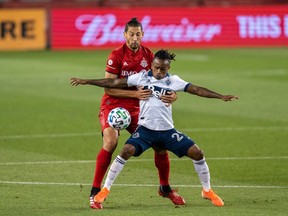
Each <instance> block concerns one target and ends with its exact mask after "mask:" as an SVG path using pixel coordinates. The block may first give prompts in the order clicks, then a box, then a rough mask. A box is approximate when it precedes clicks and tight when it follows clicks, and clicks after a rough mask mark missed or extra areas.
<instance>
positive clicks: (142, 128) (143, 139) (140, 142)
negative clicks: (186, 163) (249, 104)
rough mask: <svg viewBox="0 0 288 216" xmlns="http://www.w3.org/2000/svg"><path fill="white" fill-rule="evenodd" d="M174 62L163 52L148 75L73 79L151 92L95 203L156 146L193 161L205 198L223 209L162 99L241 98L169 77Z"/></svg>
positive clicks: (196, 151)
mask: <svg viewBox="0 0 288 216" xmlns="http://www.w3.org/2000/svg"><path fill="white" fill-rule="evenodd" d="M171 60H175V54H173V53H172V54H171V53H169V52H168V51H167V50H163V49H162V50H159V51H158V52H156V54H155V56H154V59H153V61H152V70H151V71H149V72H148V73H147V72H143V73H138V74H134V75H132V76H129V77H127V78H123V79H79V78H71V85H76V86H77V85H79V84H83V85H85V84H90V85H96V86H100V87H107V88H123V87H128V86H137V87H144V88H147V89H150V90H151V92H152V96H151V97H150V98H149V99H148V100H140V114H139V121H138V124H139V126H138V128H137V129H136V131H135V132H134V133H133V134H132V135H131V137H130V138H129V139H128V140H127V141H126V144H125V145H124V147H123V148H122V150H121V152H120V154H119V155H118V156H117V157H116V159H115V160H114V161H113V163H112V164H111V166H110V169H109V172H108V174H107V177H106V180H105V183H104V186H103V188H102V190H101V191H100V192H99V193H98V194H97V195H96V196H95V197H94V202H95V203H103V202H104V200H105V199H106V198H107V197H108V195H109V193H110V189H111V186H112V185H113V182H114V181H115V179H116V177H117V176H118V174H119V173H120V172H121V171H122V169H123V167H124V165H125V163H126V162H127V160H128V159H129V158H130V157H131V156H139V155H141V154H142V153H143V152H144V151H146V150H147V149H149V148H151V147H156V148H159V149H167V150H169V151H171V152H173V153H174V154H175V155H177V156H178V157H179V158H181V157H183V156H187V157H189V158H191V159H192V161H193V164H194V168H195V170H196V172H197V174H198V176H199V179H200V182H201V184H202V193H201V195H202V197H203V198H204V199H208V200H211V202H212V203H213V204H214V205H215V206H224V202H223V200H222V199H221V198H220V197H219V196H218V195H216V194H215V193H214V191H213V190H212V189H211V186H210V172H209V168H208V165H207V163H206V161H205V157H204V155H203V152H202V150H201V149H200V148H199V147H198V146H197V145H196V144H195V143H194V141H193V140H192V139H190V138H189V137H188V136H186V135H185V134H183V133H181V132H179V131H177V130H176V129H175V128H174V124H173V119H172V110H171V104H164V103H163V102H162V101H161V100H160V97H161V95H165V94H169V93H170V92H171V91H175V92H177V91H184V92H188V93H190V94H195V95H198V96H200V97H206V98H217V99H221V100H223V101H231V100H233V99H238V97H237V96H234V95H222V94H219V93H216V92H214V91H211V90H209V89H207V88H203V87H200V86H196V85H194V84H192V83H189V82H186V81H184V80H182V79H181V78H179V77H178V76H177V75H170V74H169V73H168V70H169V69H170V63H171Z"/></svg>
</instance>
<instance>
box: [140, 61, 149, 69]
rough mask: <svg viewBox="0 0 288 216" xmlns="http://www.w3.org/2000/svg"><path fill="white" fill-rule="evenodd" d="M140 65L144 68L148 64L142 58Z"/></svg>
mask: <svg viewBox="0 0 288 216" xmlns="http://www.w3.org/2000/svg"><path fill="white" fill-rule="evenodd" d="M140 65H141V66H142V67H144V68H145V67H147V66H148V63H147V61H146V60H145V59H143V60H142V61H141V63H140Z"/></svg>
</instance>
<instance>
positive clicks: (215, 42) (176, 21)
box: [50, 6, 288, 49]
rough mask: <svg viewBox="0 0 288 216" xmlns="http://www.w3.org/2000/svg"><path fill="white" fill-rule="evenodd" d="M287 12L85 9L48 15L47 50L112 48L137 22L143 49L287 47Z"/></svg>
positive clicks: (280, 9)
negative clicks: (131, 23)
mask: <svg viewBox="0 0 288 216" xmlns="http://www.w3.org/2000/svg"><path fill="white" fill-rule="evenodd" d="M287 11H288V7H287V6H281V7H277V6H269V7H268V6H267V7H251V8H249V10H247V8H246V7H242V8H241V7H237V8H184V7H183V8H180V7H179V8H149V9H147V8H127V9H117V8H114V9H113V8H105V7H103V8H91V9H88V8H85V9H53V10H52V11H51V31H50V32H51V37H50V38H51V46H52V48H53V49H100V48H104V49H106V48H109V49H111V48H115V47H117V46H120V45H121V44H123V43H124V42H125V41H124V40H125V38H124V36H123V31H124V29H125V24H126V23H127V22H128V21H129V20H130V19H131V18H132V17H137V18H138V19H139V21H140V22H141V23H142V25H143V29H144V37H143V43H144V44H145V45H146V46H148V47H149V48H159V47H161V48H170V47H173V48H194V47H239V46H240V47H242V46H266V45H268V46H275V45H277V46H279V45H280V46H283V45H285V46H287V45H288V13H287Z"/></svg>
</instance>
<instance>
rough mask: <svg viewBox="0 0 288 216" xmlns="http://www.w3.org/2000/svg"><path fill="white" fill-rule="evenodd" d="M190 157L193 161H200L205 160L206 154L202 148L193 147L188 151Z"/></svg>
mask: <svg viewBox="0 0 288 216" xmlns="http://www.w3.org/2000/svg"><path fill="white" fill-rule="evenodd" d="M188 157H190V158H191V159H193V160H196V161H199V160H202V159H203V158H204V152H203V151H202V150H201V149H200V148H198V147H197V148H195V147H191V148H190V149H189V150H188Z"/></svg>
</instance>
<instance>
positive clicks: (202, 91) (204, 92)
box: [186, 84, 239, 101]
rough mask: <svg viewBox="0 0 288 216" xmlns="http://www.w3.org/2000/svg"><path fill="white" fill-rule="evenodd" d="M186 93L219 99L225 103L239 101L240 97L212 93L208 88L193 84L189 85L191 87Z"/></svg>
mask: <svg viewBox="0 0 288 216" xmlns="http://www.w3.org/2000/svg"><path fill="white" fill-rule="evenodd" d="M186 92H188V93H190V94H194V95H197V96H200V97H206V98H217V99H221V100H223V101H232V100H233V99H236V100H237V99H238V98H239V97H238V96H235V95H222V94H220V93H217V92H214V91H211V90H209V89H207V88H204V87H201V86H196V85H193V84H189V86H188V87H187V88H186Z"/></svg>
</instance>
